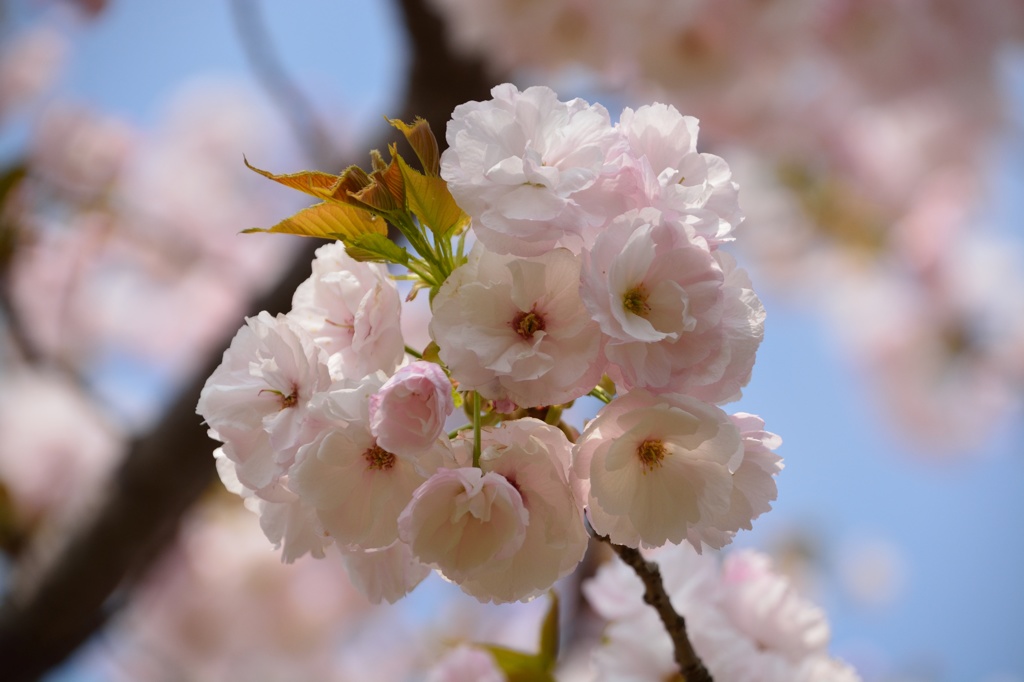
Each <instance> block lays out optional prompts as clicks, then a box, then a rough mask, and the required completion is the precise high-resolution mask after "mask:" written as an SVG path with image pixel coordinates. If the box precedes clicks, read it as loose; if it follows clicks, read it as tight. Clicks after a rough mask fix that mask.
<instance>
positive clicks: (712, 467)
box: [573, 389, 743, 551]
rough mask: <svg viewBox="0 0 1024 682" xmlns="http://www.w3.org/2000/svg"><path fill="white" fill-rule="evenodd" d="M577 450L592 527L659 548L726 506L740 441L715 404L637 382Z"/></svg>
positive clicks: (591, 425) (739, 457)
mask: <svg viewBox="0 0 1024 682" xmlns="http://www.w3.org/2000/svg"><path fill="white" fill-rule="evenodd" d="M573 457H574V460H575V461H574V467H575V472H576V475H577V476H578V477H579V478H580V479H581V480H582V481H584V484H583V486H582V487H583V489H584V490H585V491H586V493H587V511H588V514H589V516H590V521H591V524H592V525H593V527H594V530H596V531H597V532H598V533H600V534H601V535H607V536H608V537H609V539H611V541H612V542H614V543H617V544H621V545H627V546H629V547H638V546H640V545H643V546H645V547H658V546H661V545H663V544H665V543H666V542H671V543H679V542H682V541H683V540H684V539H687V537H688V535H689V533H690V532H691V531H698V530H699V529H701V528H704V527H706V526H712V527H713V524H714V522H716V521H717V520H718V519H720V518H721V517H722V516H723V515H725V514H726V513H727V512H728V510H729V506H730V504H731V499H732V490H733V481H732V472H733V471H735V470H736V468H737V467H738V466H739V465H740V463H741V462H742V460H743V443H742V440H741V438H740V434H739V431H738V430H737V428H736V427H735V425H733V423H732V421H730V420H729V417H728V415H726V414H725V413H724V412H722V410H720V409H719V408H717V407H715V406H714V405H709V404H707V403H702V402H700V401H699V400H695V399H694V398H691V397H689V396H685V395H680V394H663V395H658V396H655V395H652V394H651V393H648V392H647V391H644V390H640V389H637V390H634V391H631V392H629V393H627V394H625V395H623V396H621V397H618V398H616V399H615V400H613V401H612V402H611V403H610V404H608V405H606V406H605V407H604V408H602V409H601V411H600V412H599V413H598V415H597V417H595V418H594V419H593V420H592V421H591V422H590V423H589V424H588V425H587V428H586V430H585V431H584V432H583V434H582V435H581V436H580V439H579V440H578V441H577V443H576V446H575V448H574V450H573ZM695 547H696V548H697V549H698V551H699V550H700V544H699V543H696V544H695Z"/></svg>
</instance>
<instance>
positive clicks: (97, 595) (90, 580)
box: [0, 244, 319, 682]
mask: <svg viewBox="0 0 1024 682" xmlns="http://www.w3.org/2000/svg"><path fill="white" fill-rule="evenodd" d="M316 245H317V246H318V245H319V244H316ZM311 257H312V253H311V250H310V249H306V250H303V252H302V254H301V257H300V258H299V259H298V260H297V261H296V263H295V264H294V265H293V267H292V268H291V270H290V272H289V273H288V275H287V276H286V278H285V279H284V281H283V282H282V283H281V284H280V285H279V286H278V288H277V289H276V290H275V291H273V292H272V293H271V294H269V295H268V296H266V297H264V298H262V299H260V300H259V301H256V302H255V305H254V306H253V310H254V311H258V310H270V311H271V312H278V311H281V312H283V311H286V310H287V309H288V308H289V307H290V304H291V296H292V293H293V292H294V290H295V287H296V286H298V284H299V283H301V282H302V280H303V279H305V278H306V277H308V276H309V263H310V259H311ZM229 340H230V339H228V340H226V341H225V342H224V344H223V347H226V346H227V345H228V342H229ZM223 347H221V348H218V350H217V353H216V356H215V357H212V358H210V359H209V360H208V362H207V363H206V364H205V366H204V367H203V369H202V371H201V372H200V373H199V374H198V375H196V377H194V378H193V380H192V382H191V383H190V384H189V385H188V386H187V387H186V388H185V389H184V390H183V391H182V392H181V394H180V395H179V397H178V399H177V400H176V401H175V402H174V403H173V404H172V405H171V407H170V408H169V409H168V411H167V413H166V415H165V417H164V419H163V421H161V422H160V423H159V424H158V425H157V426H156V427H155V428H154V429H153V430H152V431H151V432H150V433H148V434H147V435H146V436H144V437H143V438H140V439H139V440H137V441H136V442H135V443H134V444H133V446H132V448H131V450H130V451H129V453H128V455H127V456H126V458H125V460H124V462H123V463H122V465H121V467H120V469H119V470H118V471H117V473H116V474H115V476H114V479H113V481H112V482H111V485H110V489H109V490H108V491H107V492H106V498H105V499H104V500H103V502H102V504H101V506H100V507H99V509H98V510H97V512H96V513H95V515H94V516H93V517H92V518H90V519H88V520H87V521H86V522H85V523H84V524H83V525H82V526H81V527H80V528H79V529H78V530H77V532H76V533H75V534H74V536H73V537H72V538H71V539H70V540H69V541H68V542H67V544H66V545H65V546H64V547H63V548H62V549H61V551H60V554H59V555H58V556H57V557H56V559H55V560H54V561H53V563H52V564H51V565H49V566H48V567H47V568H46V569H45V573H44V575H43V576H42V577H41V578H40V579H39V580H38V582H36V583H35V584H34V585H33V587H32V589H31V590H30V592H29V593H28V594H14V595H11V596H10V597H9V599H8V602H7V603H6V604H4V606H3V608H2V609H0V661H3V662H4V663H3V669H4V675H5V679H6V680H10V681H11V682H14V681H15V680H32V679H36V678H37V677H38V676H39V675H41V674H42V673H43V672H45V671H46V670H47V669H49V668H50V667H51V666H53V665H55V664H57V663H59V662H60V661H62V660H63V659H64V658H65V657H66V656H67V655H69V654H70V653H71V652H72V651H74V649H75V648H76V647H78V646H79V645H80V644H81V643H82V642H83V641H84V640H85V639H86V638H88V636H89V635H91V634H92V633H93V632H94V631H95V630H96V629H98V628H99V627H101V626H102V625H103V624H104V623H105V621H106V620H107V619H108V618H109V616H110V615H111V614H112V613H113V611H114V610H115V607H116V605H117V601H116V590H117V589H118V588H119V587H122V586H124V584H125V583H128V584H131V583H133V582H136V581H137V580H138V578H139V577H140V575H141V573H142V572H143V571H144V570H145V569H146V568H148V567H149V565H150V564H151V563H152V561H153V559H155V558H156V556H157V555H158V553H159V552H160V550H161V549H163V548H164V547H165V546H167V545H168V544H169V543H170V541H171V540H172V539H173V538H174V534H175V532H176V530H177V524H178V521H179V520H180V518H181V517H182V515H183V514H184V513H185V511H186V510H187V509H188V508H189V506H191V505H192V503H193V502H195V501H196V500H197V499H198V498H199V496H200V494H201V493H202V492H203V491H204V490H205V489H206V487H207V486H208V485H209V484H210V483H211V482H212V481H213V480H214V478H215V475H214V474H215V469H214V464H213V457H212V456H211V452H212V450H213V445H214V444H213V442H212V441H210V439H209V438H208V437H207V435H206V428H205V427H204V426H202V424H201V423H200V419H199V417H198V416H197V415H196V413H195V409H196V402H197V401H198V399H199V391H200V390H201V389H202V387H203V384H205V382H206V377H208V376H209V375H210V373H211V372H213V370H214V369H215V368H216V366H217V365H218V364H220V359H221V358H220V356H221V352H222V348H223ZM112 597H113V599H112Z"/></svg>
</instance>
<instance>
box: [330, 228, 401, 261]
mask: <svg viewBox="0 0 1024 682" xmlns="http://www.w3.org/2000/svg"><path fill="white" fill-rule="evenodd" d="M344 241H345V252H346V253H348V255H350V256H352V258H354V259H356V260H358V261H374V262H383V263H397V264H398V265H405V264H406V263H408V262H409V252H408V251H406V250H405V249H404V248H402V247H401V246H399V245H398V244H396V243H394V242H393V241H391V240H390V239H388V237H387V235H381V234H364V235H360V236H358V237H355V238H354V239H351V240H348V239H346V240H344Z"/></svg>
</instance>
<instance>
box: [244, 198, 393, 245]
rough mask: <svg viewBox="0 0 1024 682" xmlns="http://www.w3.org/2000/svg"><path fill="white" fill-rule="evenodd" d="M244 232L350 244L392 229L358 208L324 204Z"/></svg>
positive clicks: (331, 203) (384, 233)
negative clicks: (333, 240)
mask: <svg viewBox="0 0 1024 682" xmlns="http://www.w3.org/2000/svg"><path fill="white" fill-rule="evenodd" d="M242 232H243V233H251V232H271V233H281V234H297V235H300V236H303V237H317V238H319V239H340V240H342V241H344V242H346V243H348V242H349V241H351V240H353V239H355V238H357V237H359V236H361V235H387V232H388V226H387V223H385V222H384V221H383V220H381V219H380V218H378V217H377V216H375V215H373V214H372V213H370V212H369V211H366V210H363V209H361V208H358V207H356V206H352V205H350V204H339V203H335V202H323V203H319V204H314V205H313V206H309V207H308V208H304V209H302V210H301V211H299V212H298V213H296V214H295V215H293V216H292V217H290V218H285V219H284V220H282V221H281V222H279V223H278V224H277V225H274V226H273V227H271V228H269V229H264V228H260V227H253V228H250V229H248V230H242Z"/></svg>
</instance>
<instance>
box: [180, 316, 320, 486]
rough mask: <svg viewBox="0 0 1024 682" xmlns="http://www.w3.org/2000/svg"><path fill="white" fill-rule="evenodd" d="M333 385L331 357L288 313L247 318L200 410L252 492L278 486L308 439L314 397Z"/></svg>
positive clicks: (212, 379) (208, 383) (203, 394)
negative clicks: (328, 358)
mask: <svg viewBox="0 0 1024 682" xmlns="http://www.w3.org/2000/svg"><path fill="white" fill-rule="evenodd" d="M329 386H330V376H329V374H328V370H327V362H326V357H325V356H324V354H323V350H321V349H320V348H319V347H317V346H316V344H314V343H313V340H312V338H310V336H309V335H308V334H307V333H306V332H305V330H303V329H302V328H300V327H299V326H298V325H297V324H295V323H294V322H293V321H292V320H291V319H290V318H288V317H286V316H285V315H278V316H277V317H276V318H275V317H273V316H271V315H270V314H269V313H267V312H263V313H260V314H259V315H258V316H256V317H250V318H246V325H245V326H244V327H242V328H241V329H240V330H239V331H238V333H237V334H236V335H235V338H234V339H232V341H231V346H230V347H229V348H228V349H227V350H226V351H224V359H223V361H222V362H221V364H220V366H219V367H218V368H217V369H216V370H214V372H213V374H211V375H210V378H209V379H208V380H207V381H206V385H205V386H204V387H203V390H202V392H201V393H200V397H199V404H198V406H197V408H196V411H197V412H198V413H199V414H200V415H202V416H203V419H204V420H205V421H206V423H207V424H208V425H209V426H210V428H211V429H212V430H213V431H214V432H215V434H214V436H215V437H216V438H218V439H220V440H222V441H224V442H225V443H226V444H227V445H228V446H232V445H233V442H237V443H239V444H241V443H243V442H244V447H229V448H228V449H226V450H225V452H226V454H227V456H228V457H229V458H231V459H232V460H233V461H234V462H235V463H236V465H237V466H238V472H237V473H238V478H239V480H240V481H241V482H242V483H243V484H244V485H245V486H246V487H248V488H250V489H252V490H257V491H258V490H262V489H265V488H270V487H272V486H274V485H275V484H277V483H278V482H279V480H280V478H281V476H283V475H285V473H286V472H287V471H288V469H289V467H291V465H292V463H293V461H294V458H295V453H296V451H297V450H298V448H299V446H300V445H302V442H300V441H301V440H302V438H303V435H304V433H303V428H304V421H305V419H306V417H307V416H308V413H309V409H310V401H311V400H312V398H313V395H314V394H315V393H317V392H319V391H324V390H326V389H327V388H328V387H329Z"/></svg>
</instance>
